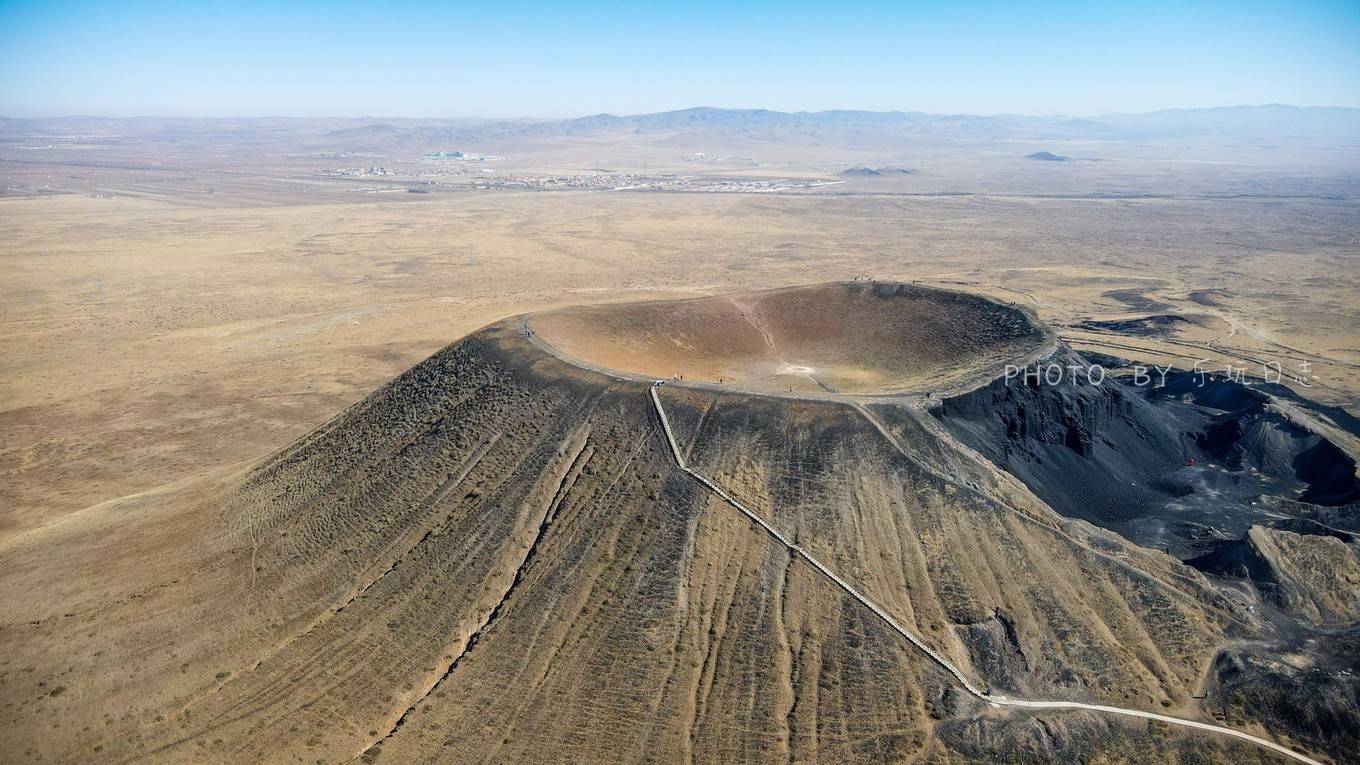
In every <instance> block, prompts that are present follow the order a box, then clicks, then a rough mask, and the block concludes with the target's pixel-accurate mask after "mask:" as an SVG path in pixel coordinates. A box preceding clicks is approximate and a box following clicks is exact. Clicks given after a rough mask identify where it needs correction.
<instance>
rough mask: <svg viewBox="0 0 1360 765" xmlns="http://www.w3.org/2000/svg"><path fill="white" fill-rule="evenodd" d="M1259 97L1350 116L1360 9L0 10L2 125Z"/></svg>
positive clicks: (436, 6)
mask: <svg viewBox="0 0 1360 765" xmlns="http://www.w3.org/2000/svg"><path fill="white" fill-rule="evenodd" d="M285 6H286V7H285ZM1270 102H1282V103H1291V104H1298V105H1333V106H1360V0H1343V1H1342V2H1309V1H1308V0H1299V1H1298V2H1253V1H1252V0H1235V1H1234V2H1195V0H1181V1H1180V2H1168V3H1146V4H1145V3H1137V2H1126V3H1118V2H1090V3H1068V2H1030V3H1025V2H1019V1H1016V2H996V3H991V2H966V0H958V1H957V2H947V3H946V2H942V3H909V2H872V3H835V2H828V3H825V4H812V3H798V2H790V1H787V0H781V1H780V2H758V3H747V4H738V3H726V2H724V3H694V4H689V5H673V4H666V3H648V2H646V1H645V0H635V1H634V2H619V3H611V2H592V3H520V4H507V5H504V6H502V5H500V4H497V3H478V4H465V5H460V4H458V3H448V2H381V3H378V2H375V3H334V4H327V3H310V2H294V3H281V2H278V3H255V2H251V1H250V0H238V2H232V3H213V2H183V3H180V2H168V1H163V2H151V3H142V2H127V3H77V2H62V1H61V0H45V1H43V2H8V1H7V0H0V115H6V116H41V115H56V114H92V115H111V116H126V115H143V114H144V115H165V116H204V115H221V116H239V115H266V114H269V115H296V116H328V115H338V116H360V115H383V116H413V117H424V116H436V117H469V116H485V117H508V116H542V117H560V116H574V115H582V114H590V113H595V112H603V111H607V112H612V113H615V114H630V113H639V112H649V111H662V110H667V109H676V108H684V107H689V106H700V105H703V106H724V107H762V108H769V109H780V110H788V111H796V110H803V109H806V110H820V109H833V108H847V109H875V110H888V109H901V110H921V111H930V112H969V113H982V114H992V113H1001V112H1011V113H1023V114H1054V113H1065V114H1098V113H1102V112H1109V111H1148V110H1153V109H1161V108H1170V107H1192V106H1219V105H1228V104H1243V103H1248V104H1259V103H1270Z"/></svg>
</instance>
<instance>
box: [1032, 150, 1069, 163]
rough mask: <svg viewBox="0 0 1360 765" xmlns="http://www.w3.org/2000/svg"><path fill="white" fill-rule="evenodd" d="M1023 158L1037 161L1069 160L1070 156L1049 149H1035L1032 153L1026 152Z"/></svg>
mask: <svg viewBox="0 0 1360 765" xmlns="http://www.w3.org/2000/svg"><path fill="white" fill-rule="evenodd" d="M1025 159H1033V160H1036V161H1038V162H1071V161H1072V158H1071V157H1064V156H1063V155H1061V154H1054V153H1052V152H1049V151H1036V152H1034V153H1033V154H1026V155H1025Z"/></svg>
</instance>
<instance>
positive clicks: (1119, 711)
mask: <svg viewBox="0 0 1360 765" xmlns="http://www.w3.org/2000/svg"><path fill="white" fill-rule="evenodd" d="M664 383H665V381H663V380H657V381H654V382H653V383H652V385H651V390H650V392H651V396H652V403H653V404H654V405H655V407H656V414H657V417H659V418H660V420H661V428H662V430H663V431H665V434H666V441H667V443H669V444H670V448H671V455H672V456H673V457H674V458H675V464H676V465H677V466H678V467H679V468H680V469H681V470H682V471H684V472H685V473H687V474H688V475H689V476H690V477H692V478H694V479H695V480H696V481H698V482H699V483H701V484H703V485H704V486H705V487H707V488H708V489H709V490H710V491H712V492H713V493H714V494H716V495H718V496H719V497H721V498H722V500H723V501H724V502H726V503H727V504H729V505H731V506H732V507H735V508H736V509H737V510H739V511H741V512H742V513H743V514H745V515H746V517H747V518H750V519H751V520H752V521H754V522H755V523H756V525H758V526H760V527H761V528H762V529H764V530H765V532H766V533H768V534H769V535H770V536H771V537H774V538H775V539H776V540H778V541H779V543H780V544H782V545H784V547H786V548H787V549H788V550H789V553H790V554H792V555H797V556H798V557H800V558H802V559H803V560H805V561H807V562H808V563H809V564H810V565H811V566H812V567H813V568H815V569H817V570H818V571H819V572H821V573H822V575H824V576H825V577H826V578H827V579H830V580H831V581H832V582H833V583H835V584H836V586H838V587H840V588H841V589H842V590H843V591H845V593H846V594H848V595H849V596H850V597H852V598H854V599H855V600H856V601H858V602H859V603H860V605H863V606H864V607H865V608H867V609H869V610H870V611H872V612H873V613H874V615H875V616H877V617H878V618H880V619H882V620H883V622H884V623H886V624H887V625H888V626H889V627H891V628H892V629H893V630H894V631H895V632H897V634H899V635H901V636H902V637H903V638H905V639H906V640H907V642H909V643H911V644H912V645H913V646H915V647H916V648H917V649H919V650H920V651H921V652H922V653H924V654H925V655H926V656H928V657H929V658H930V660H931V661H933V662H935V664H937V665H939V666H940V667H941V668H942V669H944V670H945V671H946V672H948V673H949V674H950V675H952V676H953V677H954V679H955V680H956V681H957V682H958V684H959V685H960V686H962V687H963V689H964V690H966V691H967V692H968V693H969V694H970V695H972V696H974V697H976V698H978V699H980V700H982V701H985V702H987V703H988V704H991V705H992V706H995V707H1023V708H1026V709H1084V710H1087V711H1091V712H1103V713H1106V714H1113V715H1122V716H1125V717H1141V718H1143V719H1147V720H1157V721H1159V722H1164V723H1167V724H1170V725H1178V726H1181V727H1184V728H1193V729H1196V730H1202V731H1208V732H1210V733H1216V734H1219V735H1223V736H1231V737H1233V738H1237V739H1241V740H1243V741H1246V742H1248V743H1252V744H1255V745H1257V746H1261V747H1265V748H1266V749H1269V750H1271V751H1273V752H1276V753H1278V754H1281V755H1284V756H1285V757H1288V758H1290V759H1293V760H1296V761H1298V762H1302V763H1307V765H1324V763H1322V762H1321V761H1319V760H1315V759H1313V758H1311V757H1309V756H1307V755H1304V754H1300V753H1299V752H1296V751H1294V750H1292V749H1289V748H1287V747H1285V746H1283V745H1281V744H1277V743H1275V742H1274V741H1270V740H1267V739H1264V738H1261V737H1260V736H1253V735H1252V734H1250V733H1245V732H1243V731H1240V730H1236V729H1233V728H1226V727H1223V726H1221V725H1212V724H1210V723H1203V722H1198V721H1196V720H1187V719H1184V718H1180V717H1171V716H1170V715H1163V714H1157V713H1156V712H1145V711H1143V710H1141V709H1127V708H1125V707H1112V706H1106V705H1104V704H1084V703H1082V702H1079V701H1039V700H1027V699H1013V698H1009V697H1006V696H1000V695H997V694H993V693H989V692H988V691H985V690H982V689H980V688H978V687H977V686H976V685H974V684H973V683H972V682H970V681H969V680H968V678H967V677H966V676H964V674H963V672H962V671H961V670H960V669H959V668H958V667H957V666H955V665H954V663H953V662H951V661H949V659H947V658H945V657H944V656H943V655H942V654H940V653H939V652H937V651H936V650H935V649H933V648H931V647H930V646H929V645H927V644H926V643H925V641H923V640H921V638H919V637H917V636H916V635H915V634H914V633H913V632H911V631H910V630H908V629H907V628H906V627H903V626H902V625H901V624H899V623H898V621H897V620H896V619H894V618H893V617H892V616H890V615H889V614H888V612H886V611H884V610H883V609H882V608H881V607H879V605H878V604H877V603H875V602H873V601H872V600H870V599H869V598H867V597H865V596H864V594H863V593H861V592H860V591H859V590H857V589H855V588H854V587H853V586H852V585H851V584H850V583H849V582H847V581H845V580H844V579H842V578H840V577H839V576H838V575H837V574H836V572H834V571H832V570H831V569H829V568H827V567H826V566H825V565H823V564H822V562H821V561H819V560H817V559H816V558H814V557H813V556H812V555H811V554H810V553H808V551H807V550H805V549H803V548H802V547H801V546H799V545H798V544H796V543H794V542H793V541H792V540H790V539H789V538H788V537H787V536H785V535H784V534H783V533H782V532H780V531H779V529H777V528H775V527H774V526H773V525H771V524H770V523H769V522H768V521H766V520H765V519H764V518H762V517H761V516H760V515H759V514H758V513H756V512H754V511H753V510H751V509H750V508H748V507H747V506H746V505H744V504H742V502H741V501H740V500H738V499H737V498H736V497H733V496H732V495H731V494H729V493H727V491H725V490H724V489H723V488H722V487H721V486H718V485H717V484H716V483H714V482H713V481H712V480H711V479H710V478H708V476H705V475H703V474H702V473H699V472H698V471H696V470H694V469H692V468H690V467H689V465H687V464H686V462H685V458H684V455H683V453H682V452H681V451H680V446H679V444H678V443H677V442H676V440H675V433H674V432H673V431H672V430H671V422H670V418H669V417H667V416H666V409H665V407H663V406H662V405H661V396H660V395H659V394H658V393H657V389H658V388H660V387H661V386H662V385H663V384H664Z"/></svg>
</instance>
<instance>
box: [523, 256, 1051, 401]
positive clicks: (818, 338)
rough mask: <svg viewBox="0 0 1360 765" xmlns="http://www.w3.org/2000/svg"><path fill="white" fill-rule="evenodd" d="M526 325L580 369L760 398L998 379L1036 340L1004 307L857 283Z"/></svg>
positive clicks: (1038, 333)
mask: <svg viewBox="0 0 1360 765" xmlns="http://www.w3.org/2000/svg"><path fill="white" fill-rule="evenodd" d="M526 323H527V325H528V326H529V327H530V328H531V329H532V330H533V331H534V332H535V334H536V336H537V337H538V339H539V340H540V342H543V343H546V344H547V345H549V346H551V348H552V349H553V350H555V351H557V352H558V353H559V354H560V355H562V356H564V357H566V358H567V359H568V360H570V361H574V362H576V363H578V364H581V365H583V366H587V367H591V368H595V369H601V370H605V371H609V372H613V373H616V374H622V375H625V376H636V377H646V378H664V379H669V378H676V377H678V378H681V379H683V380H686V381H693V382H703V383H716V384H723V385H731V386H733V387H734V388H737V389H742V390H748V391H758V392H772V393H775V392H794V393H828V394H847V395H876V394H894V393H921V392H925V391H940V390H945V389H949V388H954V387H958V386H960V385H965V384H968V383H970V382H972V381H975V380H985V379H990V378H993V377H996V376H999V375H1001V374H1002V373H1003V371H1004V366H1005V365H1006V364H1008V363H1023V359H1025V358H1027V357H1029V356H1031V355H1032V354H1034V353H1036V352H1038V351H1039V350H1041V349H1043V348H1044V347H1045V346H1046V345H1047V340H1048V334H1047V333H1046V331H1045V330H1044V329H1043V328H1042V327H1041V326H1040V325H1039V324H1038V322H1035V321H1031V319H1030V317H1029V316H1028V315H1026V314H1025V313H1024V312H1023V311H1021V310H1020V309H1018V308H1015V307H1012V306H1006V305H1001V304H999V303H995V302H993V301H990V300H987V299H986V298H982V297H978V296H976V295H968V294H964V293H958V292H951V291H947V290H939V289H929V288H925V287H918V286H914V285H907V284H879V283H864V282H846V283H834V284H821V285H814V286H809V287H794V288H788V289H780V290H771V291H764V292H753V293H747V294H739V295H723V296H717V297H710V298H700V299H694V300H672V301H654V302H645V303H630V304H626V305H604V306H588V307H580V308H569V309H564V310H559V311H551V312H546V313H541V314H535V315H533V316H531V317H530V318H529V319H528V321H527V322H526Z"/></svg>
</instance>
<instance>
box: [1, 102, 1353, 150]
mask: <svg viewBox="0 0 1360 765" xmlns="http://www.w3.org/2000/svg"><path fill="white" fill-rule="evenodd" d="M61 132H66V133H84V134H92V135H99V134H105V133H108V134H118V135H129V134H139V135H141V136H144V137H145V136H155V137H161V136H163V137H165V138H167V139H173V136H176V135H184V136H187V135H195V136H199V137H203V136H214V137H220V138H222V139H225V140H232V139H235V140H239V141H268V140H269V139H270V138H271V137H275V138H278V137H282V135H283V134H290V135H291V136H292V137H294V138H298V137H302V138H303V139H304V140H308V141H314V142H315V143H317V144H318V145H325V146H328V147H336V148H346V149H353V150H361V149H366V148H393V147H394V146H401V147H403V148H418V147H425V148H447V147H449V146H451V145H452V146H454V147H455V148H457V147H459V146H461V145H468V144H473V143H476V144H498V143H508V142H519V141H533V140H549V139H561V138H580V139H589V138H594V137H601V138H604V137H610V136H619V135H621V134H622V135H635V136H642V137H650V138H653V139H665V138H667V137H680V136H694V137H696V138H706V139H707V138H738V139H745V140H750V141H790V142H794V143H800V142H816V143H825V144H852V143H863V142H869V141H884V140H886V141H894V140H896V141H901V140H904V139H912V138H936V139H945V140H977V139H998V140H1000V139H1028V140H1044V139H1059V140H1062V139H1068V140H1070V139H1095V140H1099V139H1105V140H1140V139H1178V138H1206V137H1212V138H1222V139H1228V140H1246V141H1263V140H1264V141H1285V140H1298V139H1303V140H1317V139H1325V140H1329V141H1338V140H1339V141H1342V142H1345V143H1351V142H1357V141H1360V109H1355V108H1346V107H1297V106H1286V105H1281V104H1269V105H1265V106H1227V107H1218V108H1211V109H1168V110H1163V111H1156V112H1148V113H1145V114H1105V115H1098V116H1093V117H1069V116H1045V117H1032V116H1023V115H1012V114H999V115H990V116H980V115H970V114H927V113H924V112H897V111H894V112H870V111H850V110H833V111H822V112H778V111H770V110H767V109H717V108H711V107H696V108H693V109H682V110H679V111H670V112H657V113H653V114H637V115H629V116H616V115H612V114H595V115H590V116H586V117H576V118H573V119H562V120H533V119H517V120H480V119H456V120H454V119H380V118H336V119H304V118H283V117H260V118H230V119H222V118H208V119H157V118H142V117H139V118H129V119H108V118H98V117H60V118H46V119H7V118H0V138H4V139H7V140H17V139H18V138H19V137H21V136H23V137H27V138H34V137H37V136H40V135H44V134H46V135H52V134H56V133H61Z"/></svg>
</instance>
